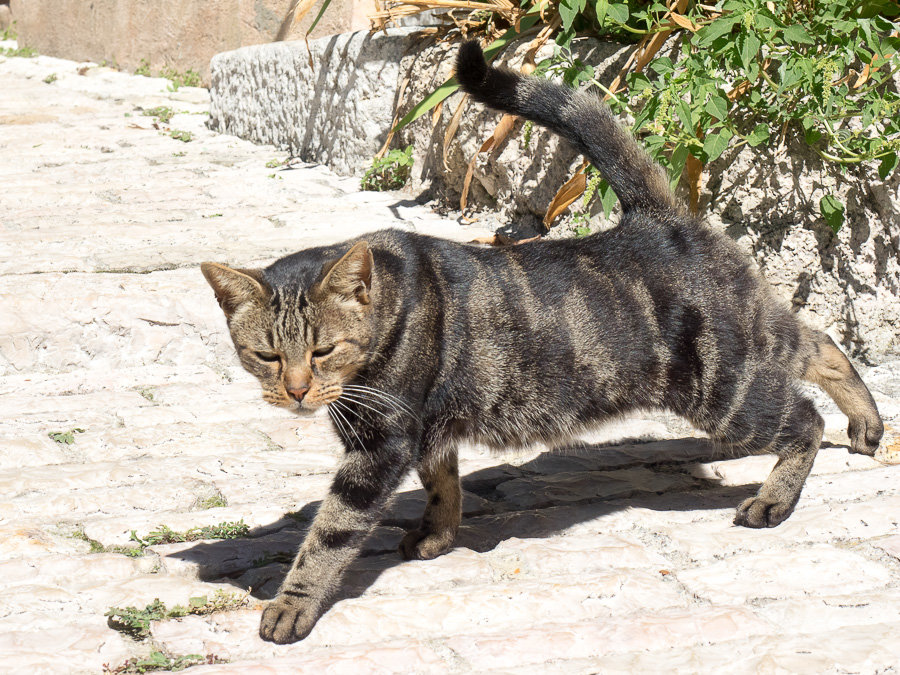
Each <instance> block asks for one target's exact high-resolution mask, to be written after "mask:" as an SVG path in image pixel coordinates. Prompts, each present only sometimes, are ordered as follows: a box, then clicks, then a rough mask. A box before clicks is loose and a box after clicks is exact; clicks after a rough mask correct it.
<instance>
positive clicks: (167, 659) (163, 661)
mask: <svg viewBox="0 0 900 675" xmlns="http://www.w3.org/2000/svg"><path fill="white" fill-rule="evenodd" d="M216 663H228V660H227V659H223V658H220V657H218V656H216V655H215V654H207V655H206V656H201V655H200V654H184V655H183V656H169V655H168V654H166V653H164V652H160V651H157V650H154V651H152V652H150V656H148V657H146V658H141V657H135V658H132V659H128V660H127V661H125V663H123V664H122V665H120V666H116V667H115V668H110V667H109V665H107V664H105V665H104V666H103V672H104V673H112V674H114V675H128V674H129V673H150V672H153V671H157V670H166V671H178V670H184V669H185V668H190V667H191V666H200V665H213V664H216Z"/></svg>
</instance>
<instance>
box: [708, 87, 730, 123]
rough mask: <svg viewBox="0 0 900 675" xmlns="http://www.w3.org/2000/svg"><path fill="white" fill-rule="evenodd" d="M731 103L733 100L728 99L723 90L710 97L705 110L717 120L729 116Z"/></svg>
mask: <svg viewBox="0 0 900 675" xmlns="http://www.w3.org/2000/svg"><path fill="white" fill-rule="evenodd" d="M730 105H731V102H730V101H729V100H728V97H727V96H725V95H724V94H722V93H721V92H716V93H715V94H713V95H712V96H710V97H709V100H708V101H707V102H706V107H705V110H706V112H708V113H709V114H710V115H712V116H713V117H715V118H716V119H717V120H724V119H725V118H726V117H728V108H729V107H730Z"/></svg>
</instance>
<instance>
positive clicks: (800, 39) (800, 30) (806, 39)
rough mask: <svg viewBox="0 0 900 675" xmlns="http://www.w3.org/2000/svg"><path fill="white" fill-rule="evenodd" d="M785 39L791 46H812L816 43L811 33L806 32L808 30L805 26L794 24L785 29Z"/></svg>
mask: <svg viewBox="0 0 900 675" xmlns="http://www.w3.org/2000/svg"><path fill="white" fill-rule="evenodd" d="M783 35H784V39H785V41H786V42H790V43H791V44H804V45H811V44H814V43H815V40H813V39H812V38H811V37H810V36H809V33H807V32H806V29H805V28H804V27H803V26H798V25H797V24H794V25H792V26H785V28H784V33H783Z"/></svg>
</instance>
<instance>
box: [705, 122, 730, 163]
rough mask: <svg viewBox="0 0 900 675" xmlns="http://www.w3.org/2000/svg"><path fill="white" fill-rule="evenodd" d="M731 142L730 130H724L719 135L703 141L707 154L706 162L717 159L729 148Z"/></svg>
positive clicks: (710, 136) (713, 134)
mask: <svg viewBox="0 0 900 675" xmlns="http://www.w3.org/2000/svg"><path fill="white" fill-rule="evenodd" d="M730 140H731V132H730V131H729V130H728V129H722V130H721V131H719V132H717V133H711V134H709V135H708V136H707V137H706V138H705V139H703V152H705V153H706V158H707V159H706V161H707V162H711V161H713V160H714V159H717V158H718V157H719V156H720V155H721V154H722V153H723V152H725V148H727V147H728V141H730Z"/></svg>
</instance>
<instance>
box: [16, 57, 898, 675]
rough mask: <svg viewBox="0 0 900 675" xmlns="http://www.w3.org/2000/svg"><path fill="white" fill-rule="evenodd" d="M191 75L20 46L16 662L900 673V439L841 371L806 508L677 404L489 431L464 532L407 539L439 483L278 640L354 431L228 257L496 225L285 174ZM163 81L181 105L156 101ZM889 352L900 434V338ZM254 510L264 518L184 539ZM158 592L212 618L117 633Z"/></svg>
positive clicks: (162, 95)
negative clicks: (876, 437) (853, 422)
mask: <svg viewBox="0 0 900 675" xmlns="http://www.w3.org/2000/svg"><path fill="white" fill-rule="evenodd" d="M2 45H3V46H6V47H9V46H13V45H12V44H11V43H2ZM79 68H83V69H82V70H81V74H79ZM51 74H55V75H56V79H55V81H50V82H49V83H48V82H45V81H44V80H45V79H49V80H53V78H50V77H49V76H50V75H51ZM166 85H167V81H165V80H159V79H150V78H142V77H136V76H129V75H125V74H122V73H117V72H114V71H111V70H108V69H104V68H100V67H96V66H88V67H86V68H84V67H83V66H82V65H81V64H76V63H73V62H69V61H62V60H58V59H51V58H46V57H38V58H36V59H24V58H4V57H0V181H2V182H0V195H2V197H0V226H2V229H0V233H2V234H0V438H2V441H0V443H2V445H0V671H2V672H23V673H24V672H27V673H41V672H90V673H97V672H100V671H101V670H102V669H103V667H104V664H108V666H109V668H110V669H117V668H121V667H123V666H124V665H125V664H126V663H127V662H128V661H129V660H133V659H137V658H147V657H149V656H150V655H151V653H152V652H157V655H156V656H155V657H154V658H156V659H163V662H166V661H165V658H174V657H177V656H183V655H190V654H194V655H200V656H201V657H203V658H204V659H206V660H208V661H210V662H212V661H216V660H219V661H223V662H222V663H218V664H215V665H204V666H197V667H196V668H195V669H196V670H197V671H198V672H199V671H203V672H235V673H249V672H260V673H262V672H266V673H281V672H284V673H294V672H311V673H319V672H329V673H354V674H356V673H367V672H404V673H406V672H410V673H432V672H434V673H443V672H471V671H488V670H490V671H492V672H499V673H592V672H598V671H602V672H604V673H605V672H630V671H662V670H665V671H667V672H694V671H701V672H722V671H727V672H733V673H749V672H765V673H775V672H786V671H791V672H809V673H812V672H863V673H875V672H894V670H893V669H894V668H896V664H897V663H900V636H898V633H897V626H898V625H900V526H898V521H900V468H898V467H893V466H889V465H888V464H889V463H891V462H894V463H896V462H897V461H898V455H900V446H898V445H897V440H896V436H895V435H893V433H892V434H891V435H890V437H889V438H888V439H887V442H886V443H885V444H883V446H882V450H881V451H880V453H879V455H878V457H877V459H870V458H865V457H859V456H855V455H849V454H848V453H847V452H846V447H845V445H844V444H845V442H846V437H845V435H844V431H843V429H844V427H845V426H846V420H845V419H844V418H843V416H842V415H840V413H838V412H837V410H836V408H835V407H834V406H833V405H832V404H831V403H830V402H828V401H826V400H824V399H823V398H822V397H821V396H819V397H818V400H819V401H820V403H821V404H822V405H821V407H822V410H823V412H824V413H825V416H826V420H827V425H828V428H827V431H826V441H827V442H826V444H825V445H826V447H825V448H824V449H823V450H822V452H821V453H820V454H819V457H818V460H817V462H816V465H815V469H814V471H813V475H812V476H811V477H810V479H809V481H808V483H807V488H806V490H805V492H804V494H803V498H802V499H801V502H800V504H799V506H798V508H797V511H796V512H795V514H794V515H793V516H792V517H791V518H790V520H788V521H787V522H786V523H785V524H783V525H781V526H780V527H778V528H775V529H773V530H767V531H752V530H747V529H743V528H738V527H734V526H733V525H732V524H731V519H732V514H733V509H734V507H735V506H736V505H737V504H738V503H739V502H740V501H741V500H742V499H744V498H746V497H747V496H749V495H751V494H752V493H753V492H754V491H755V489H756V487H757V485H758V483H759V482H760V481H761V480H763V479H764V478H765V476H766V475H767V473H768V471H769V469H770V467H771V466H772V464H773V461H774V460H773V458H771V457H754V458H743V459H735V460H727V461H726V460H722V458H719V457H716V456H715V454H714V453H713V451H712V449H711V448H710V446H709V445H708V444H707V443H706V442H705V441H704V440H703V439H701V438H695V437H694V436H693V434H692V433H691V432H690V430H689V429H688V428H687V427H686V426H685V425H684V424H682V423H680V422H678V420H675V419H673V418H671V417H669V416H666V415H658V414H657V415H646V416H643V417H641V418H634V419H630V420H626V421H623V422H621V423H619V424H616V425H614V426H612V427H611V428H609V429H606V430H604V431H601V432H598V433H596V434H594V435H593V436H592V437H590V438H589V439H586V440H587V441H589V442H591V443H603V442H605V443H606V444H607V447H606V448H605V449H604V450H603V451H602V452H587V450H586V449H585V448H581V449H578V448H570V449H568V451H567V452H566V453H563V454H553V455H551V454H548V453H546V452H542V451H541V449H535V450H533V451H530V452H525V453H519V454H516V455H513V456H506V457H502V458H496V457H491V456H490V455H489V454H488V453H487V452H485V451H482V450H481V449H479V448H466V449H464V451H463V457H462V463H461V473H462V475H463V476H464V487H465V490H466V493H465V504H464V508H465V513H466V516H465V519H464V523H463V529H462V532H461V533H460V537H459V540H458V542H457V546H456V548H455V549H454V550H453V551H452V552H451V553H449V554H447V555H445V556H443V557H441V558H438V559H437V560H434V561H430V562H402V561H401V560H400V558H399V556H398V555H397V554H396V553H395V552H394V549H395V547H396V545H397V543H398V542H399V540H400V538H401V534H402V531H403V527H406V526H409V525H410V524H411V523H413V522H414V521H415V520H416V519H417V518H418V516H419V514H420V512H421V509H422V507H423V504H424V501H423V492H422V490H421V489H420V486H419V485H418V484H417V482H416V481H415V480H413V479H409V480H407V481H406V483H405V484H404V485H403V487H402V488H401V490H400V494H399V496H398V498H397V500H396V501H395V502H394V504H393V505H392V506H391V508H390V509H389V510H388V511H387V513H386V514H385V519H384V521H383V524H382V525H381V526H380V527H379V528H378V529H377V530H376V532H375V533H374V534H373V536H372V537H371V538H370V539H369V541H368V542H367V544H366V550H365V553H364V555H363V557H362V558H361V559H360V560H359V561H358V562H357V563H356V564H355V565H354V567H353V569H352V570H351V572H350V573H349V575H348V578H347V580H346V583H345V585H344V589H343V592H342V595H341V597H340V598H338V599H337V601H336V602H335V604H334V605H333V607H332V608H331V609H330V610H329V611H328V613H327V614H326V615H325V616H324V617H323V618H322V619H321V620H320V622H319V624H318V625H317V626H316V628H315V629H314V630H313V632H312V634H311V635H310V636H309V637H308V638H307V639H306V640H305V641H303V642H301V643H298V644H295V645H291V646H276V645H272V644H269V643H265V642H262V641H261V640H260V639H259V638H258V637H257V623H258V620H259V614H260V612H259V608H260V602H261V599H264V598H267V597H270V596H271V594H272V593H273V592H274V590H275V589H276V587H277V585H278V582H279V579H280V576H281V575H282V574H283V573H284V571H285V569H286V562H285V560H286V559H287V558H288V557H289V555H290V554H291V553H292V552H293V550H294V549H295V547H296V545H297V543H298V542H299V541H300V540H301V539H302V536H303V533H304V530H305V528H306V527H307V526H308V523H309V519H310V517H311V516H312V515H313V514H314V512H315V509H316V507H317V505H318V502H319V500H320V499H321V497H322V495H323V494H324V493H325V491H326V489H327V486H328V483H329V476H330V474H331V472H332V471H333V470H334V468H335V466H336V464H337V462H338V459H339V454H340V450H339V446H338V443H337V439H336V437H335V436H334V434H333V433H332V431H331V430H330V429H329V427H328V425H327V423H326V421H325V420H323V419H321V418H314V419H298V418H292V417H290V416H289V415H288V414H287V413H286V412H284V411H281V410H279V409H275V408H271V407H269V406H267V405H265V404H264V403H263V402H262V401H261V400H260V398H259V395H258V391H257V389H258V386H257V385H256V383H255V381H254V380H252V379H251V378H250V377H249V376H248V375H246V374H245V373H244V372H243V371H242V369H241V368H240V366H239V365H238V364H237V361H236V359H235V357H234V355H233V351H232V347H231V344H230V342H229V339H228V337H227V335H226V332H225V322H224V319H223V317H222V315H221V313H220V311H219V309H218V307H217V306H216V303H215V301H214V299H213V297H212V293H211V291H210V290H209V289H208V287H207V286H206V284H205V282H204V281H203V279H202V277H201V275H200V273H199V270H198V269H197V264H198V263H199V262H201V261H203V260H218V261H223V262H228V263H233V264H240V265H252V264H261V263H264V262H266V261H269V260H272V259H273V258H275V257H278V256H280V255H282V254H284V253H287V252H290V251H293V250H296V249H298V248H301V247H303V246H306V245H310V244H314V243H322V242H326V241H337V240H340V239H343V238H346V237H349V236H352V235H355V234H358V233H361V232H364V231H366V230H370V229H375V228H378V227H384V226H396V227H405V228H415V229H416V230H418V231H423V232H432V233H440V234H442V235H443V236H448V237H455V238H459V239H471V238H472V237H473V236H475V235H478V234H483V233H482V232H480V231H478V230H476V229H475V228H464V227H461V226H459V225H458V224H456V223H454V222H452V221H447V220H442V219H441V218H439V217H438V216H436V215H435V214H433V213H431V212H430V211H429V210H428V209H427V208H424V207H421V206H417V205H414V204H413V203H412V202H411V201H409V199H408V198H407V197H404V196H403V195H401V194H399V193H388V194H373V193H360V192H357V191H356V181H355V180H354V179H341V178H337V177H335V176H334V175H333V174H331V173H330V172H329V171H327V170H325V169H323V168H321V167H315V166H307V165H296V166H293V167H291V168H270V167H267V166H266V163H267V162H269V161H270V160H275V159H284V157H283V156H280V157H279V155H278V154H277V153H276V152H275V151H274V150H273V149H272V148H269V147H263V146H254V145H251V144H249V143H246V142H243V141H239V140H236V139H234V138H232V137H229V136H221V135H216V134H213V133H211V132H209V131H208V130H206V128H205V126H204V123H205V114H204V113H205V110H206V106H207V103H208V102H207V97H206V93H205V91H203V90H199V89H187V88H182V89H180V90H178V91H177V92H170V91H167V89H166ZM158 106H167V107H169V108H171V109H173V110H174V111H175V112H176V114H175V115H174V116H173V117H172V118H171V120H169V122H168V123H164V122H163V120H162V119H161V118H160V117H159V116H156V117H153V116H146V115H144V114H143V112H142V111H147V110H150V109H152V108H155V107H158ZM163 117H164V115H163ZM154 123H155V124H156V125H157V126H158V127H159V129H157V128H154ZM171 130H180V131H188V132H191V133H192V134H193V140H192V141H191V142H188V143H184V142H181V141H179V140H176V139H174V138H172V137H171ZM863 372H864V377H865V379H866V380H867V382H868V383H869V384H870V386H871V387H872V389H873V392H874V395H875V398H876V400H877V402H878V404H879V407H880V409H881V411H882V413H883V415H884V417H885V419H886V420H887V421H888V423H889V424H891V425H893V426H894V427H900V361H897V360H894V361H888V362H885V363H882V364H881V365H879V366H878V367H874V368H868V369H863ZM48 434H57V435H56V436H55V439H54V438H51V437H50V436H49V435H48ZM627 438H631V439H633V440H630V441H623V440H622V439H627ZM634 439H640V440H634ZM878 460H881V461H878ZM241 520H242V521H243V523H245V524H246V525H247V526H249V532H248V533H246V536H240V537H239V538H232V539H203V540H196V541H185V542H176V543H157V544H155V545H152V544H153V543H154V542H158V541H160V540H162V541H171V540H172V539H177V538H178V537H174V536H171V535H169V536H168V537H165V536H162V535H160V534H159V533H160V532H161V530H162V526H166V527H167V528H170V529H171V531H175V532H182V533H183V532H185V531H188V530H191V529H192V528H202V527H204V526H206V527H209V526H216V525H219V524H221V523H225V522H230V523H234V522H240V521H241ZM231 529H232V531H233V533H235V534H238V535H241V534H242V532H241V528H240V526H238V527H234V526H232V528H231ZM151 532H157V533H158V536H157V537H156V538H154V537H152V536H150V533H151ZM194 532H195V533H196V532H197V531H196V530H194ZM132 533H133V534H134V536H132ZM221 533H222V532H219V534H221ZM207 534H215V533H214V532H213V533H209V532H208V533H207ZM137 540H140V542H142V543H139V541H137ZM129 548H130V549H132V550H130V551H129V550H128V549H129ZM128 552H131V553H137V554H139V555H126V553H128ZM248 589H252V594H251V595H249V596H247V597H244V593H245V591H246V590H248ZM217 591H221V592H224V593H225V594H224V595H222V594H219V595H217ZM156 598H159V599H160V600H162V601H163V602H164V603H166V605H167V606H168V607H169V608H171V607H173V606H175V605H183V606H189V607H193V608H194V610H195V611H196V613H194V614H190V615H189V616H186V617H183V618H169V619H165V620H160V621H155V622H153V623H152V624H150V626H149V629H150V634H149V636H148V637H146V638H144V639H141V640H138V639H133V638H131V637H128V636H126V635H124V634H123V633H121V632H118V631H116V630H113V629H112V628H110V627H109V625H108V623H107V617H106V616H105V614H106V613H107V611H108V610H109V609H110V608H112V607H119V608H124V607H126V606H135V607H138V608H144V607H145V606H146V605H147V604H149V603H152V602H153V601H154V599H156ZM192 598H193V599H194V600H193V601H192V600H191V599H192ZM216 602H218V603H219V606H214V605H216ZM223 605H224V611H212V610H215V609H220V610H221V609H223V607H222V606H223ZM201 612H209V613H201ZM163 655H165V657H164V656H163ZM169 662H170V663H174V662H171V661H169ZM132 663H133V661H132Z"/></svg>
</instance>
